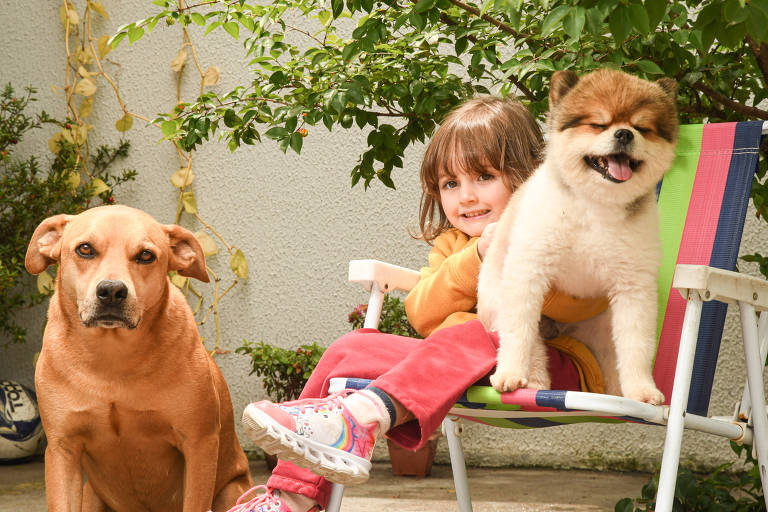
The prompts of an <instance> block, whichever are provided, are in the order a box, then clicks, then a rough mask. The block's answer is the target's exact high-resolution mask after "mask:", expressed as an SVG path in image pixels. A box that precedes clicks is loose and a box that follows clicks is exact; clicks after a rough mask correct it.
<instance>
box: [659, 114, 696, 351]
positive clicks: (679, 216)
mask: <svg viewBox="0 0 768 512" xmlns="http://www.w3.org/2000/svg"><path fill="white" fill-rule="evenodd" d="M703 132H704V125H703V124H691V125H683V126H680V131H679V132H678V142H677V147H676V149H675V161H674V162H673V163H672V168H671V169H670V170H669V171H668V172H667V174H666V175H665V176H664V180H663V182H662V185H661V194H660V196H659V217H660V219H659V220H660V222H659V226H660V231H661V248H662V257H661V267H660V268H659V289H658V293H659V313H658V317H657V319H656V343H657V344H658V341H659V337H660V336H661V326H662V324H663V323H664V313H665V312H666V311H667V301H668V300H669V290H670V287H671V286H672V277H673V275H674V273H675V265H676V264H677V254H678V251H679V250H680V241H681V240H682V238H683V227H685V217H686V215H687V214H688V204H689V203H690V200H691V192H692V191H693V180H694V178H695V177H696V168H697V167H698V165H699V155H700V153H701V138H702V134H703ZM675 293H676V292H675Z"/></svg>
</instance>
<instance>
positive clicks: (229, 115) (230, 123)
mask: <svg viewBox="0 0 768 512" xmlns="http://www.w3.org/2000/svg"><path fill="white" fill-rule="evenodd" d="M241 124H243V122H242V120H241V119H240V117H238V115H237V114H236V113H235V111H234V110H232V109H231V108H230V109H227V111H226V112H224V125H225V126H226V127H227V128H234V127H235V126H240V125H241Z"/></svg>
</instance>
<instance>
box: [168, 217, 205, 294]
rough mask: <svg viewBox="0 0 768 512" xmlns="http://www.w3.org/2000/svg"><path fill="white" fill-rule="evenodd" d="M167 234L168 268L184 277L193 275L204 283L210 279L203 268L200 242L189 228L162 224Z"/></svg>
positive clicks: (203, 257)
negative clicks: (168, 249) (168, 248)
mask: <svg viewBox="0 0 768 512" xmlns="http://www.w3.org/2000/svg"><path fill="white" fill-rule="evenodd" d="M163 229H165V232H166V233H167V234H168V245H169V246H170V248H171V252H170V254H169V255H168V270H176V271H177V272H178V273H179V274H180V275H182V276H185V277H194V278H195V279H198V280H200V281H202V282H204V283H207V282H209V281H210V280H211V279H210V278H209V277H208V271H207V270H205V255H204V254H203V248H202V246H201V245H200V242H198V241H197V238H195V235H193V234H192V233H190V232H189V230H187V229H184V228H183V227H181V226H179V225H176V224H168V225H165V226H163Z"/></svg>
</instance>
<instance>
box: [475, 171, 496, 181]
mask: <svg viewBox="0 0 768 512" xmlns="http://www.w3.org/2000/svg"><path fill="white" fill-rule="evenodd" d="M495 177H496V176H494V175H493V174H491V173H489V172H484V173H483V174H481V175H480V176H478V177H477V179H478V181H489V180H492V179H494V178H495Z"/></svg>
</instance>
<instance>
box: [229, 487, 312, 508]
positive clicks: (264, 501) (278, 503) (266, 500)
mask: <svg viewBox="0 0 768 512" xmlns="http://www.w3.org/2000/svg"><path fill="white" fill-rule="evenodd" d="M259 490H263V491H264V494H259V495H258V496H256V497H254V498H252V499H251V500H250V501H247V502H243V500H245V499H246V498H247V497H248V496H250V495H251V494H253V493H254V491H259ZM312 510H320V509H319V507H314V508H313V509H312ZM227 512H293V511H292V510H291V509H290V508H288V505H286V504H285V503H283V501H282V500H281V499H280V498H278V497H277V496H275V495H273V494H272V491H271V490H270V489H268V488H267V486H266V485H258V486H256V487H254V488H252V489H250V490H249V491H247V492H246V493H245V494H243V495H242V496H240V498H239V499H238V500H237V503H235V506H234V507H232V508H231V509H229V510H228V511H227ZM310 512H311V511H310Z"/></svg>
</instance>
